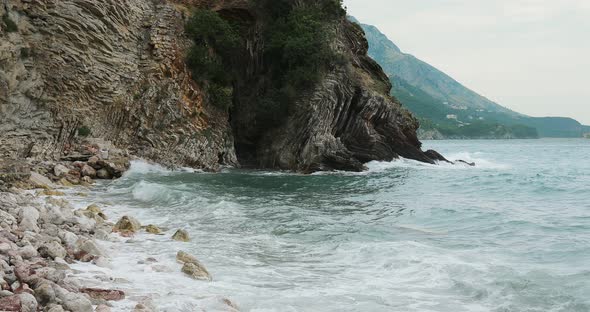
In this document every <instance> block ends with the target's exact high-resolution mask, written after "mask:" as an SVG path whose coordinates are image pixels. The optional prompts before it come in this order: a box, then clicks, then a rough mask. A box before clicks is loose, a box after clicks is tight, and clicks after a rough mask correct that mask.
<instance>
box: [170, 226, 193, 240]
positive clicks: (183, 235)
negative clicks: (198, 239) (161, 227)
mask: <svg viewBox="0 0 590 312" xmlns="http://www.w3.org/2000/svg"><path fill="white" fill-rule="evenodd" d="M172 239H173V240H175V241H179V242H188V241H190V237H189V235H188V232H187V231H185V230H182V229H180V230H178V231H176V233H174V235H172Z"/></svg>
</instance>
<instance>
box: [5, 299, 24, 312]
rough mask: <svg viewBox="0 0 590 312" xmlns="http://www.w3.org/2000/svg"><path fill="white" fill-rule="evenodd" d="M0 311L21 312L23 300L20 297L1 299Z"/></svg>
mask: <svg viewBox="0 0 590 312" xmlns="http://www.w3.org/2000/svg"><path fill="white" fill-rule="evenodd" d="M0 311H2V312H13V311H14V312H20V311H21V300H20V297H19V296H18V295H12V296H9V297H4V298H0Z"/></svg>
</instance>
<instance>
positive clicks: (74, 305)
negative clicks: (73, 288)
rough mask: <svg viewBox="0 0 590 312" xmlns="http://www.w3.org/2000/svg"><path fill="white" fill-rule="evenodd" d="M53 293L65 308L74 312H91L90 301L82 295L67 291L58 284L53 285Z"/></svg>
mask: <svg viewBox="0 0 590 312" xmlns="http://www.w3.org/2000/svg"><path fill="white" fill-rule="evenodd" d="M55 294H56V295H57V298H58V299H59V300H60V301H61V304H62V305H63V307H64V308H65V309H66V310H70V311H76V312H93V311H94V309H93V308H92V303H91V302H90V300H88V299H87V298H86V297H85V296H84V295H82V294H77V293H73V292H69V291H67V290H65V289H64V288H61V287H59V286H57V287H55Z"/></svg>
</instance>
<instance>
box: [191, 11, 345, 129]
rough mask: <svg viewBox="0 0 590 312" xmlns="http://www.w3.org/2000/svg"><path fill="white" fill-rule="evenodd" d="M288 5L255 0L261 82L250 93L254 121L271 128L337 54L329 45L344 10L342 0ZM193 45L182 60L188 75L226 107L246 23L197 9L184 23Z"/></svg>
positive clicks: (241, 52) (230, 98) (218, 104)
mask: <svg viewBox="0 0 590 312" xmlns="http://www.w3.org/2000/svg"><path fill="white" fill-rule="evenodd" d="M303 3H304V5H293V1H290V0H255V1H254V5H255V10H257V11H258V13H259V15H260V18H261V19H262V21H263V23H262V26H263V29H262V33H263V38H262V39H263V40H264V42H265V44H264V47H265V48H264V51H262V52H263V62H264V64H263V68H264V71H265V72H264V73H263V74H264V76H265V77H266V79H265V82H264V84H263V85H261V86H257V87H258V88H260V89H261V90H260V92H259V93H260V94H259V95H258V96H257V97H256V99H253V101H255V102H256V103H255V105H254V107H253V111H254V113H255V116H256V120H255V123H256V124H257V125H262V126H264V127H265V128H271V127H274V126H276V125H279V124H280V123H282V121H283V118H284V117H286V116H287V115H288V112H289V108H290V107H291V105H292V104H293V103H294V101H295V100H296V98H297V97H298V96H299V95H300V94H302V93H303V92H304V91H306V90H309V89H311V88H313V86H315V85H316V84H317V82H318V81H319V80H320V79H321V77H322V76H323V74H324V73H325V72H326V70H327V69H328V68H329V67H330V66H331V65H332V64H333V62H334V61H335V60H337V59H338V57H337V55H335V53H334V52H333V51H332V49H331V48H330V37H331V31H332V29H333V27H332V26H333V25H334V23H335V21H337V20H339V19H341V18H343V17H345V16H346V12H345V10H344V9H343V8H342V2H341V0H316V1H307V2H303ZM186 30H187V33H188V34H189V36H190V37H191V38H192V39H193V42H194V44H193V47H192V48H191V50H190V53H189V55H188V57H187V63H188V65H189V67H190V68H191V70H192V72H193V78H194V79H195V80H197V81H199V82H200V83H201V84H202V85H204V86H205V87H206V89H207V93H208V94H209V95H210V98H209V99H210V101H211V103H213V104H214V105H215V106H216V107H219V108H221V109H228V108H230V107H231V105H232V103H233V102H235V101H234V87H235V85H236V82H237V81H238V80H239V79H240V78H241V77H240V72H237V70H238V69H239V68H241V67H240V66H241V65H243V63H244V62H243V60H242V61H240V57H241V56H242V57H243V55H248V53H247V51H245V47H244V42H245V40H246V36H248V30H247V26H245V25H238V24H235V23H232V22H231V21H228V20H225V19H224V18H222V16H220V15H219V14H218V13H217V12H214V11H210V10H196V11H195V12H193V14H192V16H191V18H190V20H189V22H188V23H187V25H186Z"/></svg>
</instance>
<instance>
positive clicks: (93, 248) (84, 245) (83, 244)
mask: <svg viewBox="0 0 590 312" xmlns="http://www.w3.org/2000/svg"><path fill="white" fill-rule="evenodd" d="M78 249H79V250H81V251H83V252H86V253H88V254H91V255H94V256H100V255H101V254H102V251H101V250H100V248H99V247H98V246H97V245H96V243H94V241H93V240H91V239H87V240H83V241H79V242H78Z"/></svg>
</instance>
